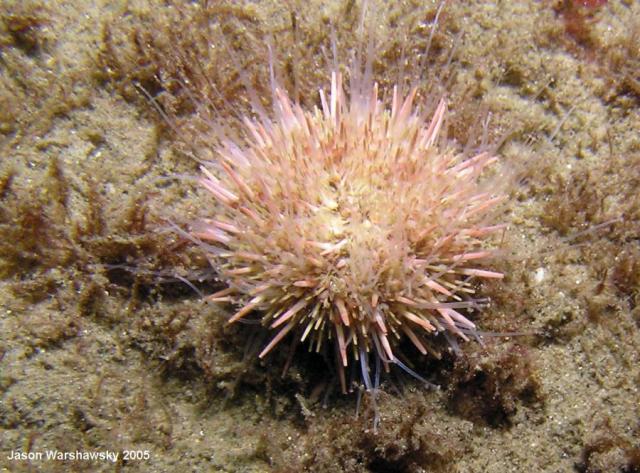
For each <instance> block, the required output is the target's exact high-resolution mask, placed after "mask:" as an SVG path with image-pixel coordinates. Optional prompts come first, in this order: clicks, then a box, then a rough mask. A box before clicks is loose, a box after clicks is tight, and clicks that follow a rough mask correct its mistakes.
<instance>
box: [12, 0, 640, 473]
mask: <svg viewBox="0 0 640 473" xmlns="http://www.w3.org/2000/svg"><path fill="white" fill-rule="evenodd" d="M160 3H162V4H164V3H165V2H145V1H143V0H140V1H124V0H123V1H106V0H95V1H84V0H76V1H62V0H56V1H42V2H37V1H28V2H21V1H16V2H12V1H8V0H1V1H0V15H1V18H0V26H1V35H0V58H1V62H0V79H1V81H0V230H1V234H0V277H1V278H2V279H1V280H0V468H2V471H12V472H13V471H25V472H26V471H42V472H56V471H60V472H62V471H65V472H67V471H109V472H116V471H117V472H119V471H124V472H126V471H131V472H133V471H145V472H171V471H176V472H177V471H179V472H187V471H221V472H222V471H224V472H261V471H314V472H316V471H332V472H338V471H348V472H366V471H372V472H420V471H423V472H430V471H437V472H454V471H457V472H487V473H499V472H525V471H526V472H606V473H617V472H619V473H630V472H638V471H640V392H639V389H638V386H640V363H639V361H640V330H639V328H640V312H639V311H640V306H639V305H638V303H639V302H640V195H639V193H638V188H639V187H640V186H639V185H640V75H639V72H638V71H640V49H639V48H640V46H639V45H640V20H638V18H640V3H638V2H637V1H630V0H628V1H622V2H621V1H610V2H608V3H606V4H604V5H603V6H601V7H598V8H594V9H589V8H587V7H577V6H575V5H578V4H581V3H582V2H570V1H568V0H567V1H566V2H564V3H563V2H547V1H541V2H482V1H474V2H453V1H452V2H450V4H449V5H447V6H446V8H445V10H444V12H443V16H442V18H441V24H440V28H441V30H440V33H439V34H438V35H437V42H438V47H437V48H434V49H433V54H434V55H436V56H437V58H439V59H434V63H438V61H439V63H440V64H442V63H444V62H446V57H447V56H448V53H447V51H448V50H449V49H450V48H451V46H452V45H454V44H455V45H456V50H455V52H454V54H453V55H452V60H451V64H450V69H449V71H450V72H451V73H452V74H453V79H452V81H451V84H450V85H449V88H450V92H449V94H450V108H451V109H452V110H453V111H454V113H455V111H456V110H458V111H459V113H458V114H457V115H455V116H456V119H457V120H458V121H459V123H463V124H464V123H465V121H466V122H468V123H469V124H472V123H473V122H474V121H477V117H478V116H481V113H480V112H479V111H478V110H484V111H489V112H490V113H491V115H492V126H493V127H494V128H493V129H494V130H495V133H493V132H492V133H493V134H492V138H493V137H498V136H501V134H504V133H505V132H506V131H507V130H510V132H509V133H508V134H507V137H506V141H505V142H504V144H502V146H501V147H500V149H499V156H500V157H501V162H500V166H501V169H502V170H503V171H505V174H510V175H512V176H513V177H512V180H513V182H512V183H511V184H510V185H509V188H508V196H509V198H508V201H507V203H506V204H505V208H504V211H503V213H502V215H501V216H500V219H501V220H502V221H504V222H506V223H507V224H508V226H509V229H508V231H507V232H506V234H505V236H504V239H503V241H501V242H500V248H501V252H500V254H501V256H500V257H499V258H497V260H496V261H495V267H496V268H497V269H498V270H500V271H504V272H505V273H506V274H507V276H506V278H505V279H504V281H501V282H499V283H495V284H487V285H485V286H484V287H481V288H479V290H480V291H481V292H482V293H483V294H486V295H488V296H489V297H491V300H492V303H491V305H490V307H488V308H487V309H486V310H485V311H484V312H483V313H482V314H481V315H479V316H478V317H477V319H476V320H477V323H478V324H479V325H480V326H481V327H482V328H483V329H485V330H487V331H494V332H521V334H520V335H518V336H511V337H506V336H502V337H488V338H487V340H486V345H485V346H484V347H481V346H479V345H478V344H475V343H469V344H463V346H462V349H463V354H462V355H461V356H460V357H455V356H453V355H450V354H448V355H445V356H444V357H443V360H441V361H439V362H437V361H429V362H427V363H423V364H422V365H420V364H418V365H417V369H422V371H421V372H422V373H423V374H424V375H425V376H426V377H427V378H429V379H431V380H432V381H434V382H436V383H438V384H439V385H440V389H439V390H429V389H425V388H424V387H423V386H421V385H420V383H418V382H417V381H415V380H413V379H411V378H409V377H404V376H397V377H391V378H390V380H389V381H387V382H384V383H383V385H382V388H381V392H380V393H379V395H378V406H377V407H378V409H379V412H380V415H381V424H380V427H379V429H378V431H377V432H374V431H373V429H372V426H373V423H372V409H371V403H370V402H368V400H367V398H366V396H365V397H364V398H363V401H362V406H361V409H360V414H359V416H357V417H356V416H355V405H356V395H355V394H352V395H349V396H341V395H339V394H338V393H336V392H334V393H333V394H331V395H330V396H328V397H327V400H326V403H323V399H322V397H323V396H322V394H318V393H321V392H323V389H322V388H323V384H326V382H327V379H326V375H322V374H321V373H320V374H319V371H318V370H317V369H316V368H313V367H312V366H311V363H312V362H309V361H304V360H303V361H300V362H294V364H293V366H292V368H291V369H290V371H289V373H288V374H287V376H286V377H285V378H284V379H282V378H281V377H280V370H281V367H282V363H283V361H284V359H283V358H282V357H278V356H276V357H274V358H268V359H267V362H266V363H258V362H257V361H256V360H254V359H250V360H247V359H246V358H243V355H244V351H245V349H246V347H247V344H248V343H249V344H250V342H247V336H246V332H244V331H243V330H241V329H235V328H233V327H232V328H228V327H225V326H224V323H223V321H224V318H223V316H222V315H221V314H220V313H219V309H216V308H215V307H211V306H207V305H205V304H204V303H203V302H202V301H201V300H200V298H199V297H198V296H197V295H196V294H195V293H194V292H193V291H192V290H191V289H189V288H188V287H186V285H185V284H183V283H182V282H180V281H179V280H177V279H176V278H175V275H179V276H181V277H186V278H190V279H195V275H196V274H197V271H198V270H199V269H201V268H203V266H204V265H203V261H202V257H201V255H199V254H198V248H193V247H192V246H191V245H186V244H184V243H183V242H182V241H181V240H180V238H178V237H177V236H176V235H174V234H171V233H167V232H166V231H165V230H166V228H167V224H166V220H164V219H167V218H168V219H172V220H174V221H176V222H179V223H181V224H187V223H189V222H190V221H191V220H192V219H194V218H195V217H196V216H197V215H202V214H203V212H204V213H206V208H204V209H203V205H204V204H203V202H205V201H206V202H210V200H208V201H207V200H205V199H204V198H203V195H202V193H199V192H197V191H195V190H194V189H193V186H192V185H191V184H190V183H189V181H187V180H184V179H178V180H167V179H162V178H163V177H166V176H176V175H194V174H195V173H196V169H197V165H196V164H195V163H194V162H193V161H192V160H190V159H189V158H188V157H185V156H184V154H181V153H179V152H177V151H176V148H175V146H173V144H172V143H173V142H174V141H175V138H176V137H175V134H174V133H172V131H171V130H170V129H169V127H167V126H163V125H162V120H161V119H159V118H158V116H157V113H156V112H155V111H154V110H153V108H152V107H151V106H150V103H149V102H148V101H147V100H145V99H144V98H142V97H141V96H140V94H139V93H137V92H136V89H135V88H134V87H133V86H132V83H133V82H134V81H135V80H140V81H141V82H142V83H143V85H144V86H146V87H148V88H149V87H151V86H150V84H152V81H151V82H149V77H152V75H153V73H154V72H158V69H154V67H157V64H155V65H154V63H153V60H152V59H149V57H148V56H146V57H143V56H144V55H143V54H142V53H140V52H139V51H138V53H136V47H135V46H132V45H134V44H135V37H136V34H135V32H136V31H137V32H138V33H140V32H141V31H142V32H146V34H149V31H150V30H151V31H152V33H154V34H156V35H161V34H162V29H161V28H158V29H157V30H154V28H150V27H149V25H150V24H154V23H153V21H156V22H159V23H158V24H163V18H164V17H168V16H169V13H166V12H167V8H166V6H164V5H160ZM175 3H176V5H179V4H180V2H175ZM194 3H195V2H194ZM209 3H210V4H211V5H212V9H213V10H212V11H214V10H215V12H214V13H212V16H211V21H212V22H214V23H215V22H220V23H221V24H226V25H227V26H226V27H224V28H222V31H223V32H224V34H228V35H230V36H232V38H231V39H229V44H230V45H231V46H230V47H231V48H233V49H234V50H236V52H237V57H236V58H235V59H236V61H237V62H238V63H242V62H243V61H246V60H248V58H253V59H252V61H251V62H252V64H254V66H255V67H256V68H258V69H262V70H263V71H265V70H266V68H267V65H268V59H267V55H265V54H264V38H265V37H266V35H267V33H269V34H271V35H275V37H276V41H275V43H276V49H279V50H281V51H284V52H283V53H282V54H281V57H284V58H286V59H287V60H289V64H291V63H293V64H294V69H293V70H295V71H297V72H296V74H298V78H299V79H300V80H301V82H304V79H305V74H306V75H308V76H309V77H310V78H309V81H310V82H309V83H312V84H313V85H314V87H313V88H308V89H307V88H304V89H303V90H302V92H301V94H302V98H303V99H306V100H309V97H311V100H313V99H314V98H315V97H316V92H315V90H316V89H315V85H317V77H315V76H314V77H313V78H311V75H312V74H316V73H317V71H315V70H314V69H313V67H308V64H313V61H312V60H309V58H305V57H304V54H305V52H306V51H311V50H312V49H313V45H314V44H316V43H318V42H324V43H323V44H325V45H327V44H329V43H328V40H327V37H328V33H327V30H329V29H331V28H330V26H329V25H334V26H333V28H334V29H335V31H336V36H337V37H338V38H339V40H340V39H341V38H348V37H349V32H350V31H351V30H352V29H354V28H355V27H354V18H357V16H358V12H359V8H360V3H359V2H349V1H345V2H338V1H335V2H321V1H317V0H312V1H309V2H298V1H295V0H294V1H291V2H283V5H279V3H280V2H264V3H260V2H257V3H253V2H239V3H238V4H234V3H233V2H230V3H229V4H226V6H225V4H217V3H216V2H209ZM240 3H242V4H240ZM372 3H373V5H374V6H375V8H374V9H375V10H376V12H377V15H378V17H377V18H378V19H377V20H376V26H375V27H374V28H373V29H372V31H374V32H375V34H376V35H377V36H378V37H379V38H383V40H382V41H381V46H380V49H381V50H383V51H384V52H385V53H386V54H381V57H380V59H379V61H377V62H376V64H375V66H376V67H375V68H374V69H375V72H376V74H379V75H380V77H381V81H382V84H383V85H384V84H385V83H387V82H385V80H386V81H389V80H390V79H389V77H390V76H392V73H391V71H392V68H391V66H390V65H389V64H393V63H394V61H395V62H396V63H397V62H398V60H399V59H398V55H397V54H395V56H394V54H393V53H392V51H393V50H394V48H395V50H397V48H398V47H400V46H399V45H401V44H402V42H403V41H404V42H406V50H407V51H409V52H410V53H409V54H412V53H411V52H414V51H416V50H418V49H419V47H420V44H422V45H424V41H425V38H426V37H427V36H428V34H429V31H430V29H429V28H430V27H429V24H430V21H432V20H433V12H434V9H435V7H434V5H433V4H430V3H427V4H425V5H423V4H422V3H421V2H410V1H403V2H397V3H394V2H388V3H384V2H372ZM585 3H589V2H585ZM591 3H597V2H591ZM214 4H215V5H214ZM574 4H575V5H574ZM221 5H222V6H221ZM572 5H573V6H572ZM184 8H185V9H186V10H185V11H192V10H189V9H192V8H197V6H194V5H191V6H187V7H184ZM187 16H188V15H187ZM294 19H295V21H294ZM293 23H296V25H297V26H296V27H297V28H299V31H298V32H297V33H296V34H295V35H289V34H288V31H289V30H291V29H292V24H293ZM229 25H230V26H229ZM181 27H182V28H185V29H188V28H194V29H197V28H198V27H199V26H198V24H190V23H188V22H185V23H183V24H182V25H181ZM178 29H180V28H178ZM106 32H109V34H107V33H106ZM233 35H235V36H233ZM278 35H280V36H278ZM139 37H143V38H144V35H142V36H139ZM280 37H282V38H283V39H280ZM244 40H247V41H249V40H252V41H254V43H253V44H254V46H253V48H254V49H252V46H250V45H249V46H246V47H244V46H238V44H239V43H238V44H237V43H236V41H237V42H241V41H244ZM392 40H393V41H392ZM295 41H298V42H300V44H298V47H295ZM394 41H395V42H394ZM159 42H160V43H161V42H162V40H161V39H160V40H159ZM314 42H315V43H314ZM347 42H348V41H347V40H344V39H343V40H342V42H340V44H339V46H340V47H350V46H344V44H345V43H347ZM143 43H144V41H143ZM247 44H249V43H247ZM292 44H293V45H294V46H291V45H292ZM256 45H257V46H256ZM147 46H148V45H147ZM174 46H175V48H177V49H179V48H180V45H174ZM258 46H259V47H258ZM150 47H152V48H153V47H155V46H153V45H152V46H150ZM165 47H166V45H165ZM260 48H262V49H260ZM142 49H144V48H142ZM253 51H262V53H261V54H262V55H260V54H255V55H254V56H251V54H252V52H253ZM390 51H391V53H390ZM136 54H137V56H136ZM162 54H163V51H162V50H158V51H156V56H162ZM243 54H246V56H245V57H243ZM152 56H153V55H152ZM436 56H434V57H436ZM305 60H306V61H308V63H307V67H295V64H296V61H298V62H303V61H305ZM156 61H158V59H157V58H156ZM169 62H170V61H169ZM410 62H411V61H410ZM414 62H415V61H414ZM161 66H162V67H165V68H166V67H167V64H164V65H161ZM229 68H231V69H233V66H228V65H227V66H226V67H225V68H223V69H224V70H226V71H228V70H229ZM149 70H150V71H151V72H149ZM221 70H222V69H221ZM169 75H170V74H169ZM324 77H326V76H324ZM141 78H142V79H144V78H146V79H147V82H143V81H142V79H141ZM170 79H171V77H169V79H167V81H169V80H170ZM173 79H175V77H173ZM213 80H214V81H215V80H223V79H220V77H214V78H213ZM223 81H224V80H223ZM314 81H315V82H314ZM168 84H169V82H165V83H164V85H165V86H167V89H171V87H170V86H169V85H168ZM173 86H174V89H175V83H173ZM226 87H227V89H226V90H231V88H232V87H231V85H230V84H229V83H226ZM238 90H239V92H237V94H240V93H241V92H242V90H241V89H238ZM152 92H153V93H157V92H158V90H152ZM237 94H236V95H237ZM229 97H231V98H232V101H233V100H236V101H237V102H238V103H241V102H242V100H243V99H242V97H241V96H234V95H233V93H230V94H229ZM188 113H189V112H188V111H184V110H179V111H178V114H179V115H180V114H181V115H180V116H182V117H183V118H184V117H188ZM476 113H477V115H476ZM461 126H462V125H461ZM464 133H465V132H464V131H460V130H457V131H455V132H452V134H453V135H455V136H454V137H457V138H460V137H464ZM496 139H497V138H496ZM118 265H120V266H126V268H120V269H117V268H114V266H118ZM199 288H200V289H201V290H203V291H205V292H206V291H210V290H212V289H211V287H209V286H208V285H207V283H206V282H204V283H202V284H201V285H200V286H199ZM53 449H57V450H59V451H61V452H75V451H80V452H119V453H120V457H119V459H118V461H116V462H110V461H108V460H105V461H89V460H66V461H58V460H50V461H47V460H37V459H33V460H19V461H17V460H10V459H9V458H8V456H9V455H11V452H15V451H21V452H25V453H31V454H32V455H33V454H36V453H37V452H45V451H47V450H53ZM124 451H139V452H142V455H143V456H148V458H142V459H130V460H128V461H123V460H122V455H123V452H124ZM144 452H147V453H144Z"/></svg>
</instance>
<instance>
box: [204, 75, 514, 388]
mask: <svg viewBox="0 0 640 473" xmlns="http://www.w3.org/2000/svg"><path fill="white" fill-rule="evenodd" d="M356 69H357V68H353V67H352V68H351V69H350V71H349V76H350V81H349V82H350V86H349V87H348V90H347V88H345V87H344V85H343V76H342V75H341V73H340V72H338V71H334V72H333V73H332V77H331V91H330V93H329V95H328V96H327V95H326V94H325V92H324V91H322V90H321V91H320V103H321V107H314V108H313V109H311V110H306V109H305V108H303V106H301V105H300V104H299V103H296V102H294V101H293V100H292V99H291V98H290V97H289V96H288V95H287V94H286V92H284V91H283V90H282V89H281V88H279V87H277V86H275V85H274V86H273V95H274V97H273V102H274V106H273V112H272V113H271V114H266V113H265V112H264V111H262V110H255V115H254V117H253V118H250V117H248V116H245V117H243V119H242V130H241V137H240V138H239V139H231V138H228V137H227V138H223V139H221V140H220V141H219V144H218V145H216V146H215V148H214V149H213V150H212V151H213V154H210V156H214V158H213V159H210V160H208V161H207V162H206V163H205V164H204V165H203V166H202V168H201V169H202V177H201V178H200V179H199V182H200V183H201V184H202V186H204V187H205V188H206V189H207V190H208V191H209V193H210V194H211V195H212V196H213V197H214V198H215V200H216V201H217V202H218V204H219V205H217V206H216V207H215V208H216V211H215V214H214V215H212V216H211V218H209V219H204V220H203V221H202V222H201V223H200V224H199V225H197V226H195V227H194V228H193V229H192V232H191V236H192V238H195V239H197V240H198V241H199V242H201V244H202V246H203V248H205V249H206V252H207V254H208V257H209V259H210V260H211V263H212V265H213V266H214V268H215V270H216V271H217V272H218V274H219V276H220V279H221V280H222V281H223V282H224V284H225V288H224V289H223V290H221V291H219V292H217V293H215V294H213V295H211V296H210V297H209V300H210V301H213V302H218V303H231V304H233V305H235V306H236V307H237V312H235V314H234V315H233V316H232V317H231V318H230V319H229V322H230V323H233V322H236V321H239V320H241V319H244V318H247V317H251V315H250V314H254V315H253V317H255V316H256V315H257V316H258V317H260V319H261V322H262V324H263V325H264V326H268V327H269V328H270V329H271V330H273V336H272V338H271V340H270V341H269V342H268V343H267V344H266V346H264V347H263V349H262V351H261V352H260V355H259V356H260V358H263V357H265V356H266V355H267V354H268V353H269V352H271V351H272V350H273V349H274V347H276V346H277V345H278V344H279V343H280V342H281V341H282V340H283V339H284V338H285V337H286V336H288V335H290V336H293V337H295V339H296V340H297V341H300V342H303V343H306V344H308V347H309V349H310V350H314V351H318V352H320V351H323V350H325V349H326V348H327V347H328V353H331V352H333V353H334V354H335V361H336V364H337V366H338V374H339V377H340V381H341V385H342V389H343V391H345V390H346V381H345V374H344V373H345V368H346V367H348V366H350V365H351V364H354V363H358V364H360V369H361V374H362V380H363V382H364V383H365V385H366V387H367V388H368V389H371V387H372V383H371V377H370V376H371V375H370V368H369V364H370V361H371V360H372V359H373V360H375V362H376V364H377V366H380V364H381V363H382V364H383V365H384V367H385V368H387V367H388V366H389V364H391V363H395V364H399V365H400V366H402V367H404V368H405V369H407V370H408V371H410V372H411V370H410V369H409V368H408V367H407V366H405V364H404V363H403V362H401V361H400V359H399V358H398V352H399V344H400V342H401V341H402V340H403V339H408V340H409V341H410V342H411V343H412V344H413V345H415V347H416V348H417V349H418V350H419V351H420V352H421V353H423V354H427V353H428V352H429V351H431V347H432V341H433V337H434V336H435V335H436V334H439V333H442V334H444V336H445V337H446V338H447V339H448V340H449V343H451V344H452V345H453V346H454V347H455V344H456V341H455V339H456V338H460V339H463V340H467V339H468V338H469V337H470V336H473V337H478V333H477V331H476V328H475V325H474V324H473V323H472V322H471V321H470V320H469V319H468V318H467V316H465V314H467V315H468V312H469V311H470V310H473V309H475V308H477V307H478V305H479V300H478V299H474V298H473V293H474V289H473V286H472V282H473V279H475V278H502V276H503V275H502V274H501V273H498V272H493V271H489V270H487V269H484V267H483V262H484V261H486V260H487V258H488V257H490V256H491V255H492V251H491V250H490V249H489V248H488V247H487V244H486V240H487V238H488V237H489V236H491V235H492V234H494V233H495V232H496V231H498V230H499V229H501V228H503V227H502V226H501V225H493V224H492V223H491V222H490V221H488V220H489V219H490V216H491V215H492V213H493V210H494V209H495V207H496V204H498V202H500V201H501V200H502V196H501V195H494V194H493V193H492V191H493V190H494V189H492V187H491V186H492V185H494V184H495V181H492V180H491V179H489V180H486V179H485V181H486V182H484V183H483V182H482V180H481V179H480V174H481V173H482V171H483V170H484V169H485V168H486V167H487V166H488V165H490V164H491V163H493V162H495V161H496V159H497V158H496V157H495V156H493V155H492V154H491V153H489V152H479V153H477V154H475V155H473V156H469V155H468V154H464V153H458V152H456V150H455V149H454V147H452V146H450V145H449V144H448V143H447V142H446V140H445V139H443V138H441V137H440V134H439V133H440V131H441V129H442V127H443V120H444V118H445V113H446V104H445V101H444V100H441V101H440V102H439V103H438V104H437V106H436V107H435V111H434V112H433V113H432V116H431V117H430V118H426V117H425V112H424V111H423V110H421V108H420V107H415V106H414V100H415V98H416V89H415V88H414V89H412V90H411V91H410V92H409V93H408V94H406V96H403V94H402V93H400V92H399V90H398V88H397V87H396V88H394V89H393V93H392V96H391V97H390V101H389V102H390V103H388V104H387V101H385V100H382V99H380V96H379V92H378V85H377V84H376V83H374V82H373V81H372V80H366V79H365V76H366V75H365V74H358V72H357V70H356ZM210 151H211V150H210ZM356 366H357V364H356ZM376 373H377V374H379V368H378V370H377V371H376Z"/></svg>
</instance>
